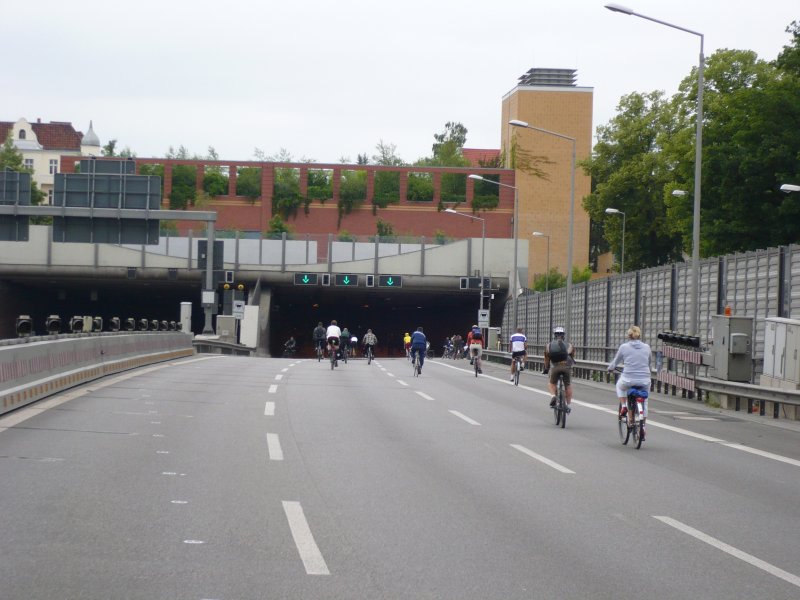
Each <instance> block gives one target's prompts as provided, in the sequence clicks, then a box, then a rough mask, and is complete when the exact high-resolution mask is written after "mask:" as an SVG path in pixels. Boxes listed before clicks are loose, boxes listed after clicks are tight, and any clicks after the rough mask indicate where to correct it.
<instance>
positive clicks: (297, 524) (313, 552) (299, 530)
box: [283, 500, 331, 575]
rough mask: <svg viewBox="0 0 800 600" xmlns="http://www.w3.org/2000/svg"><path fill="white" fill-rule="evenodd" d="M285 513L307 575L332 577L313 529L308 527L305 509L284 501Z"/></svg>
mask: <svg viewBox="0 0 800 600" xmlns="http://www.w3.org/2000/svg"><path fill="white" fill-rule="evenodd" d="M283 511H284V512H285V513H286V519H287V520H288V521H289V529H291V531H292V537H293V538H294V543H295V545H296V546H297V552H298V553H299V554H300V559H301V560H302V561H303V566H305V568H306V573H308V574H309V575H330V574H331V572H330V571H329V570H328V565H326V564H325V559H324V558H323V557H322V552H320V551H319V547H318V546H317V543H316V542H315V541H314V536H313V535H312V533H311V528H310V527H309V526H308V521H306V516H305V514H304V513H303V507H302V506H301V505H300V503H299V502H294V501H288V500H284V501H283Z"/></svg>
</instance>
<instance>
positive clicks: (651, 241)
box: [582, 92, 680, 270]
mask: <svg viewBox="0 0 800 600" xmlns="http://www.w3.org/2000/svg"><path fill="white" fill-rule="evenodd" d="M618 111H619V112H618V114H617V115H616V116H615V117H614V118H613V119H612V120H611V122H610V123H609V124H608V125H601V126H599V127H598V128H597V139H598V141H597V144H596V145H595V148H594V153H593V155H592V156H591V157H590V158H589V159H587V160H586V161H584V162H583V163H582V166H583V168H584V170H585V171H586V173H587V174H589V175H591V177H592V179H593V182H594V189H593V191H592V193H591V194H589V195H588V196H587V197H586V198H585V199H584V201H583V206H584V208H585V209H586V211H587V212H588V213H589V216H590V217H591V218H592V219H593V220H594V221H596V222H598V223H603V229H604V237H605V239H607V240H608V241H609V242H610V245H611V249H612V250H613V251H614V252H615V253H616V252H619V249H620V247H621V244H622V228H621V227H620V224H619V219H618V218H614V219H607V218H606V215H605V209H606V208H616V209H618V210H620V211H622V212H624V213H625V214H626V229H627V235H626V239H625V268H626V270H628V269H637V268H642V267H648V266H654V265H660V264H665V263H668V262H671V261H674V260H677V259H678V258H679V257H680V241H679V240H680V233H679V232H676V231H672V230H671V229H670V227H669V225H668V223H667V215H666V207H665V204H664V197H665V188H666V186H667V185H668V184H669V183H671V182H672V180H673V174H672V165H670V164H669V163H668V162H667V160H666V156H665V155H664V154H663V153H662V152H661V148H662V146H663V144H664V140H665V139H667V138H669V137H670V136H671V135H673V133H674V131H673V128H672V119H671V116H672V114H671V112H670V107H669V106H668V104H667V103H666V102H665V100H664V95H663V92H650V93H649V94H640V93H632V94H629V95H627V96H624V97H623V98H622V99H621V100H620V104H619V106H618Z"/></svg>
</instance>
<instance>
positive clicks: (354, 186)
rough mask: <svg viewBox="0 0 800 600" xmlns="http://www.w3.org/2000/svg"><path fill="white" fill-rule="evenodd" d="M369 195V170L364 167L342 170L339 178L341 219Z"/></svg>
mask: <svg viewBox="0 0 800 600" xmlns="http://www.w3.org/2000/svg"><path fill="white" fill-rule="evenodd" d="M366 197H367V172H366V171H365V170H364V169H358V170H347V171H342V176H341V179H340V180H339V204H338V208H339V221H338V223H337V226H339V225H341V223H342V217H343V216H344V215H348V214H350V213H351V212H352V211H353V209H354V208H356V207H358V206H360V205H361V203H362V202H363V201H364V200H365V199H366Z"/></svg>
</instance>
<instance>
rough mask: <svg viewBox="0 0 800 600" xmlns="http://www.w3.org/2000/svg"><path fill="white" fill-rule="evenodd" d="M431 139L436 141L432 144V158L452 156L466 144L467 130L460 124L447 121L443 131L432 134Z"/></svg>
mask: <svg viewBox="0 0 800 600" xmlns="http://www.w3.org/2000/svg"><path fill="white" fill-rule="evenodd" d="M433 139H435V140H436V143H435V144H433V156H434V158H443V157H449V156H454V155H455V154H459V153H460V151H461V149H462V148H463V147H464V144H466V143H467V128H466V127H464V125H462V124H461V123H456V122H453V121H448V122H447V123H445V125H444V131H443V132H442V133H435V134H433Z"/></svg>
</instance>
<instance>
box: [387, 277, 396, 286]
mask: <svg viewBox="0 0 800 600" xmlns="http://www.w3.org/2000/svg"><path fill="white" fill-rule="evenodd" d="M386 285H394V279H392V278H391V277H389V279H387V280H386Z"/></svg>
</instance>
